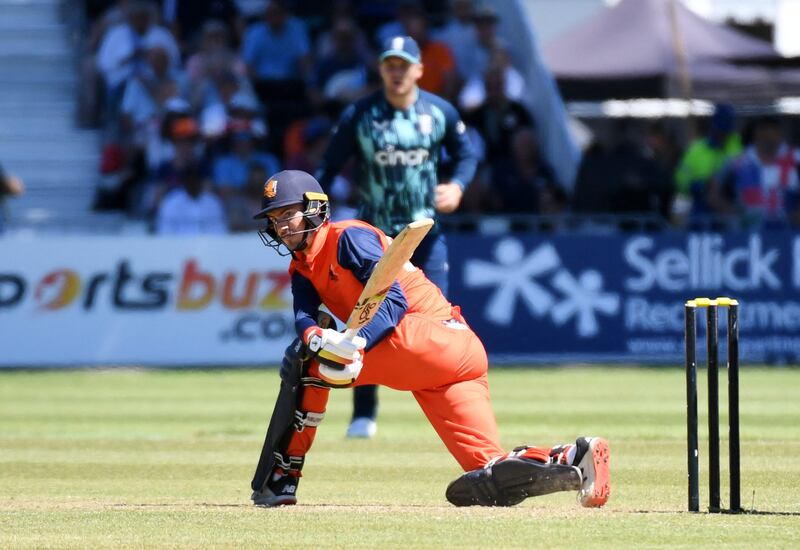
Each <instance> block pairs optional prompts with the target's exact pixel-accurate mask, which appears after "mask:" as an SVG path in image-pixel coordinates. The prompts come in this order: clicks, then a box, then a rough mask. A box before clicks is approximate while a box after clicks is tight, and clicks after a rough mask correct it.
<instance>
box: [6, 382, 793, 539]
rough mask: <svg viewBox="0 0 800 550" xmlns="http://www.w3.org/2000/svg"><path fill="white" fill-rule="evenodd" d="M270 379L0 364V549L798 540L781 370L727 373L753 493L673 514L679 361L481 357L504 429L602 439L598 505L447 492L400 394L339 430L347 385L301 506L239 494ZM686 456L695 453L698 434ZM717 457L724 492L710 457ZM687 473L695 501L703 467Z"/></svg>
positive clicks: (423, 429) (682, 426)
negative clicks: (352, 428) (468, 497)
mask: <svg viewBox="0 0 800 550" xmlns="http://www.w3.org/2000/svg"><path fill="white" fill-rule="evenodd" d="M277 378H278V375H277V371H276V370H261V371H249V370H207V371H137V370H105V371H98V370H91V371H88V370H81V371H67V372H59V371H46V372H30V371H17V372H7V373H0V548H33V547H36V548H50V547H71V548H99V547H132V546H137V547H142V546H145V547H199V546H216V547H247V546H249V547H261V548H327V547H339V548H341V547H347V548H377V547H379V546H383V547H388V548H433V547H438V548H454V547H461V548H522V547H528V548H529V547H550V548H552V547H553V546H554V545H557V546H559V547H567V548H576V549H579V548H585V547H609V548H621V547H628V548H643V547H654V546H666V547H670V548H673V547H685V548H689V547H691V548H697V547H709V546H722V545H724V546H725V547H739V548H745V547H747V548H754V547H760V548H776V547H785V548H789V547H796V545H797V541H798V540H800V370H798V369H745V370H743V372H742V375H741V379H742V390H741V416H742V427H741V429H742V503H743V505H744V506H745V507H746V508H748V509H753V508H754V509H755V513H750V514H743V515H716V514H707V513H701V514H689V513H687V512H685V510H686V498H687V497H686V491H687V489H686V455H685V445H686V443H685V431H686V419H685V398H684V388H685V386H684V380H683V374H682V371H680V370H678V369H624V368H553V369H495V370H493V371H492V373H491V384H492V393H493V399H494V404H495V409H496V411H497V416H498V422H499V424H500V431H501V435H502V438H503V443H504V445H507V446H508V447H512V446H515V445H517V444H520V443H523V442H527V443H540V444H552V443H558V442H564V441H568V440H571V439H574V437H575V436H577V435H583V434H589V435H592V434H601V435H604V436H605V437H607V438H608V440H609V442H610V443H611V449H612V451H611V459H612V497H611V501H610V502H609V504H608V505H607V506H606V507H605V508H604V509H600V510H589V509H583V508H581V507H580V506H578V505H577V503H576V501H575V496H574V494H566V493H562V494H557V495H550V496H546V497H540V498H538V499H530V500H528V501H526V502H524V503H523V504H521V505H519V506H517V507H514V508H506V509H491V508H481V509H476V508H467V509H457V508H454V507H452V506H450V505H449V504H448V503H447V502H446V501H445V499H444V489H445V487H446V485H447V483H448V482H449V481H450V480H451V479H453V478H454V477H455V476H457V475H458V474H459V470H458V468H457V466H456V464H455V462H454V461H453V459H452V458H451V457H450V456H449V454H448V453H447V452H446V451H445V449H444V447H443V445H442V444H441V443H440V442H439V440H438V438H437V437H436V436H435V434H434V432H433V431H432V429H431V428H430V427H429V426H428V424H427V422H426V421H425V419H424V417H423V416H422V414H421V412H420V411H419V409H418V408H417V405H416V403H415V402H414V401H413V399H412V398H411V396H410V395H408V394H403V393H399V392H394V391H390V390H381V415H380V423H379V431H378V435H377V437H376V438H375V439H374V440H371V441H348V440H346V439H345V438H344V436H343V434H344V431H345V428H346V423H347V420H348V415H349V406H350V403H349V400H350V397H351V394H350V392H349V391H347V390H340V391H338V392H337V391H333V392H332V397H331V402H330V405H329V408H328V415H327V417H326V419H325V422H324V423H323V425H322V426H321V428H320V430H319V433H318V436H317V443H316V445H315V448H314V449H313V451H312V453H311V454H310V455H309V458H308V460H307V462H306V468H305V471H304V474H305V475H304V478H303V480H302V483H301V484H300V488H299V499H300V504H299V505H298V506H295V507H288V508H283V509H261V508H256V507H253V506H252V505H250V501H249V496H250V490H249V482H250V478H251V476H252V473H253V470H254V466H255V462H256V460H257V458H258V454H259V451H260V448H261V443H262V441H263V437H264V429H265V427H266V423H267V420H268V417H269V414H270V412H271V410H272V405H273V403H274V396H275V393H276V388H277ZM722 380H724V376H722ZM700 382H701V388H700V389H701V393H700V395H701V411H703V412H704V409H705V401H704V400H703V397H704V395H705V392H704V391H703V385H702V383H703V382H704V378H703V377H702V376H701V381H700ZM720 398H721V401H722V402H723V403H724V402H725V401H724V399H725V393H724V391H723V392H722V394H721V396H720ZM723 411H724V408H723ZM726 418H727V417H726V416H725V415H724V414H723V419H726ZM704 421H705V416H704V415H703V416H702V417H701V437H704V434H705V431H706V430H705V426H704V424H703V422H704ZM722 433H723V435H725V434H727V430H726V429H724V428H723V430H722ZM722 446H723V450H724V449H725V448H726V440H723V445H722ZM701 458H702V463H701V464H702V466H706V461H705V459H706V457H705V444H704V443H703V444H701ZM722 463H723V466H724V468H723V500H724V501H727V477H726V476H727V469H726V468H725V465H726V464H727V456H726V455H723V457H722ZM701 488H702V493H701V498H702V506H703V507H704V508H705V507H706V506H707V505H708V500H707V491H706V489H707V477H706V475H705V470H704V469H701Z"/></svg>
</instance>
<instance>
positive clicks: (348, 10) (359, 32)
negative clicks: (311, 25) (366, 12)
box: [314, 0, 373, 65]
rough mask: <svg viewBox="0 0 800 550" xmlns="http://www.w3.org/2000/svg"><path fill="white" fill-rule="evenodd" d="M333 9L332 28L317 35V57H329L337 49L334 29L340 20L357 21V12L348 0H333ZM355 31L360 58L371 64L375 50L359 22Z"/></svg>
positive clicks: (355, 42)
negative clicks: (355, 12)
mask: <svg viewBox="0 0 800 550" xmlns="http://www.w3.org/2000/svg"><path fill="white" fill-rule="evenodd" d="M331 10H332V15H331V25H330V29H327V30H325V31H323V32H322V33H320V35H319V37H317V43H316V47H315V48H314V51H315V56H314V57H316V58H317V59H324V58H326V57H329V56H330V55H332V54H333V52H334V50H335V49H336V46H335V44H334V37H333V29H335V28H336V26H337V23H338V22H339V21H340V20H345V21H350V22H355V21H356V18H355V14H354V13H353V6H352V4H351V3H350V2H349V1H348V0H337V1H335V2H333V7H332V8H331ZM354 31H355V37H354V40H353V42H354V46H353V47H354V49H355V50H356V52H357V53H358V57H359V59H361V60H362V61H364V63H365V64H366V65H369V64H370V62H371V61H372V59H373V57H372V56H373V51H372V48H370V46H369V40H368V39H367V35H366V34H365V33H364V30H363V29H362V28H361V27H359V26H358V24H356V26H355V29H354Z"/></svg>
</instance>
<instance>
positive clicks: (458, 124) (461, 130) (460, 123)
mask: <svg viewBox="0 0 800 550" xmlns="http://www.w3.org/2000/svg"><path fill="white" fill-rule="evenodd" d="M466 131H467V127H466V125H465V124H464V122H463V121H461V120H459V121H458V122H456V133H457V134H463V133H464V132H466Z"/></svg>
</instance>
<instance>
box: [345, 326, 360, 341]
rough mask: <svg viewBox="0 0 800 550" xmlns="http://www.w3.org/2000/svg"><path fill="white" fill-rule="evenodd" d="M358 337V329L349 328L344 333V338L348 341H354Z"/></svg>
mask: <svg viewBox="0 0 800 550" xmlns="http://www.w3.org/2000/svg"><path fill="white" fill-rule="evenodd" d="M356 336H358V329H357V328H349V329H347V330H345V331H344V337H345V339H346V340H350V341H351V342H352V341H353V338H355V337H356Z"/></svg>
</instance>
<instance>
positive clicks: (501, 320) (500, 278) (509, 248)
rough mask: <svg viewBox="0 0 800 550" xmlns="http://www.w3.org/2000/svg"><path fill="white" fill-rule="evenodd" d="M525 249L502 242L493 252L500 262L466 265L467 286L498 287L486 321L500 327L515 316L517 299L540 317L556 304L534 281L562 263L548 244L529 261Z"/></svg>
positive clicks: (489, 305)
mask: <svg viewBox="0 0 800 550" xmlns="http://www.w3.org/2000/svg"><path fill="white" fill-rule="evenodd" d="M524 256H525V249H524V248H523V247H522V244H521V243H520V242H519V241H518V240H516V239H503V240H502V241H500V242H499V243H497V246H496V247H495V249H494V257H495V259H496V260H497V263H496V264H495V263H490V262H484V261H482V260H470V261H468V262H467V263H466V265H465V268H464V269H465V271H464V282H465V283H466V284H467V286H472V287H478V288H480V287H486V286H496V287H497V290H496V291H495V292H494V293H493V294H492V297H491V298H490V299H489V303H488V304H487V307H486V318H487V319H489V320H490V321H492V322H493V323H496V324H498V325H509V324H511V320H512V319H513V317H514V306H515V304H516V301H517V298H518V297H519V298H521V299H522V301H523V302H524V303H525V304H526V305H527V306H528V307H529V308H530V309H531V310H532V311H533V312H534V313H535V314H536V315H538V316H542V315H544V314H545V313H547V310H548V308H550V307H551V306H552V305H553V296H552V294H550V293H549V292H548V291H547V290H546V289H545V288H544V287H543V286H541V285H540V284H539V283H537V282H536V281H534V279H535V278H536V277H538V276H540V275H543V274H545V273H547V272H549V271H552V270H554V269H556V268H557V267H558V266H559V265H560V263H561V260H560V259H559V258H558V254H557V253H556V249H555V248H554V247H553V245H550V244H545V245H542V246H540V247H539V248H537V249H536V250H535V251H533V252H532V253H531V254H530V255H529V256H528V257H527V258H525V257H524Z"/></svg>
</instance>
